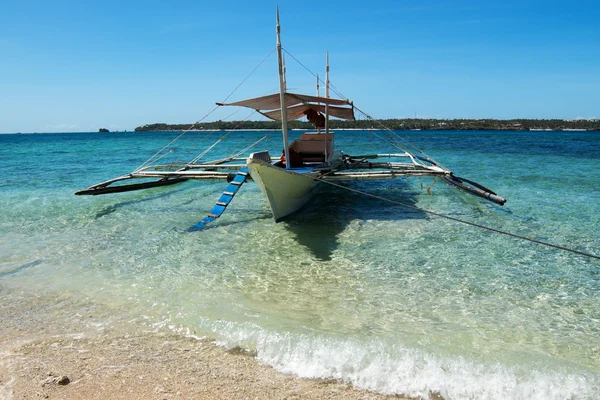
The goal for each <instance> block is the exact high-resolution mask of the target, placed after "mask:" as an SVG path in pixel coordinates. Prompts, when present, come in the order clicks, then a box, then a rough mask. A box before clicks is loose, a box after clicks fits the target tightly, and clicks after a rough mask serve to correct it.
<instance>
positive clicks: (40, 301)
mask: <svg viewBox="0 0 600 400" xmlns="http://www.w3.org/2000/svg"><path fill="white" fill-rule="evenodd" d="M20 300H21V301H20V302H19V303H18V304H17V303H13V302H11V303H9V304H7V303H3V305H2V306H1V307H0V321H2V324H1V327H0V346H1V350H0V398H1V399H44V398H48V399H384V398H390V397H389V396H387V397H386V396H383V395H378V394H374V393H369V392H366V391H361V390H358V389H355V388H353V387H352V386H350V385H347V384H345V383H343V382H339V381H334V380H323V379H301V378H298V377H296V376H294V375H291V374H283V373H280V372H278V371H276V370H275V369H273V368H271V367H269V366H266V365H263V364H261V363H260V361H259V360H257V359H256V357H255V355H254V354H252V353H251V352H248V351H244V350H242V349H239V348H234V349H229V350H227V349H224V348H222V347H219V346H217V345H215V344H214V343H213V341H212V340H211V339H210V338H204V339H197V338H186V337H183V336H179V335H175V334H171V333H166V332H152V331H149V330H148V329H145V328H144V326H143V325H141V324H139V323H137V322H135V321H132V326H131V327H128V328H127V331H126V332H125V331H123V330H122V328H121V327H119V326H114V327H110V326H109V327H107V326H103V327H102V328H101V329H90V326H92V327H93V326H94V325H95V324H96V321H97V319H98V315H94V314H95V313H96V312H97V311H98V308H96V307H92V306H88V307H81V303H79V301H75V299H73V298H71V297H70V296H66V297H65V298H63V299H60V301H58V302H57V301H56V300H57V299H55V298H47V297H44V296H34V295H24V296H23V297H22V298H21V299H20ZM75 303H77V304H78V305H79V306H80V308H79V309H77V310H73V308H72V307H73V306H75ZM109 311H110V310H107V312H109ZM73 312H76V313H77V316H78V321H79V322H78V323H73V322H72V319H71V317H72V315H69V316H68V314H70V313H73ZM61 315H62V316H64V318H63V317H61ZM67 321H69V322H68V323H67ZM90 321H94V322H93V323H90ZM96 325H97V324H96ZM394 398H402V397H397V396H394Z"/></svg>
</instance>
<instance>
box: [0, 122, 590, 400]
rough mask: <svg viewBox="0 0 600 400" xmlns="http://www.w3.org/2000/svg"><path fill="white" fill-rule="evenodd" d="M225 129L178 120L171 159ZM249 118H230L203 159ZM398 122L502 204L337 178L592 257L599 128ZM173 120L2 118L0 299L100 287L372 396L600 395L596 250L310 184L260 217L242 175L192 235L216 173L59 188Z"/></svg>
mask: <svg viewBox="0 0 600 400" xmlns="http://www.w3.org/2000/svg"><path fill="white" fill-rule="evenodd" d="M221 134H222V133H214V134H213V136H211V137H208V138H205V136H206V133H203V132H198V133H197V132H192V133H190V134H188V135H187V136H186V137H185V138H186V140H185V141H183V142H182V144H181V145H180V146H178V147H177V149H176V150H175V151H174V152H173V153H171V154H170V155H169V157H172V158H178V159H181V160H188V159H191V158H192V157H193V156H194V155H195V154H197V153H199V150H198V149H202V148H205V147H207V146H208V145H209V144H211V143H212V142H214V141H215V140H216V139H217V137H218V136H219V135H221ZM263 134H265V133H264V132H234V133H232V134H231V135H230V137H229V138H228V140H226V141H223V142H222V143H220V144H219V145H217V146H216V147H215V149H214V150H213V151H212V152H211V153H209V154H208V156H207V157H208V158H212V156H214V158H217V157H219V156H221V155H229V154H231V153H232V152H233V151H234V150H236V149H240V148H242V147H244V146H245V145H246V144H249V143H251V142H253V141H254V140H256V139H258V138H259V137H261V136H262V135H263ZM401 135H402V136H404V137H407V138H408V139H409V140H410V141H411V142H413V143H414V144H415V145H417V146H418V147H420V148H422V149H423V150H425V151H426V152H427V153H428V154H429V155H431V156H433V157H434V158H435V159H436V160H438V161H439V162H441V163H442V164H443V165H445V166H447V167H449V168H450V169H452V170H453V171H455V173H456V174H457V175H458V176H463V177H465V178H469V179H472V180H475V181H477V182H480V183H481V184H484V185H486V186H488V187H490V188H492V189H493V190H495V191H496V192H497V193H498V194H499V195H501V196H503V197H506V198H507V199H508V203H507V204H506V206H504V207H499V206H495V205H492V204H488V203H486V202H484V201H482V200H479V199H476V198H473V197H469V196H468V195H466V194H463V193H460V192H458V191H456V190H455V189H452V188H450V187H448V186H446V185H444V184H442V183H441V182H438V183H436V184H435V185H434V186H433V188H432V189H431V193H432V195H428V194H427V191H426V188H427V187H429V186H431V184H432V180H431V179H429V178H422V179H420V180H418V179H415V180H405V179H398V180H394V181H383V182H355V183H350V184H348V186H350V187H353V188H356V189H359V190H362V191H366V192H369V193H372V194H376V195H378V196H381V197H384V198H388V199H393V200H397V201H401V202H403V203H407V204H411V205H415V206H417V207H420V208H422V209H427V210H432V211H435V212H438V213H442V214H446V215H450V216H452V217H455V218H460V219H464V220H467V221H471V222H474V223H477V224H482V225H487V226H491V227H494V228H497V229H502V230H507V231H510V232H513V233H517V234H520V235H523V236H527V237H532V238H535V239H538V240H543V241H548V242H551V243H554V244H560V245H565V246H568V247H572V248H574V249H577V250H580V251H584V252H588V253H594V254H600V233H599V229H598V227H599V225H600V134H598V133H592V132H428V131H420V132H402V133H401ZM174 136H175V135H174V134H173V133H135V134H134V133H111V134H97V133H69V134H67V133H65V134H36V135H0V171H2V174H0V204H1V205H2V213H0V297H1V299H2V302H3V304H4V305H5V306H6V305H7V304H10V303H11V302H13V303H14V302H18V301H19V299H20V298H22V296H23V293H36V294H40V293H43V294H44V295H45V296H47V297H46V298H53V296H54V297H55V298H56V299H57V302H58V301H60V299H62V298H64V296H65V294H68V295H69V296H70V297H71V298H73V299H74V301H75V302H77V301H78V299H80V301H81V304H86V306H88V305H89V303H90V302H92V303H95V304H101V305H102V307H104V308H106V309H108V310H110V318H111V320H112V321H113V323H116V324H119V325H120V326H122V327H123V329H139V324H132V323H131V321H132V320H136V321H139V320H142V321H144V324H145V325H146V326H149V327H151V328H152V329H156V330H170V331H174V332H178V333H180V334H181V335H195V336H199V337H202V336H207V337H211V338H214V339H216V340H217V342H218V343H220V344H223V345H224V346H228V347H234V346H241V347H245V348H248V349H252V350H256V353H257V358H258V359H259V360H261V361H262V362H264V363H266V364H269V365H272V366H273V367H275V368H277V369H279V370H281V371H286V372H292V373H295V374H297V375H299V376H302V377H323V378H326V377H333V378H339V379H343V380H345V381H348V382H350V383H352V384H354V385H356V386H358V387H361V388H366V389H369V390H373V391H377V392H382V393H403V394H407V395H412V396H423V397H427V396H429V395H430V394H431V393H439V394H441V395H442V396H443V397H444V398H445V399H465V398H474V399H475V398H476V399H507V398H511V399H571V398H573V399H597V398H600V261H598V260H594V259H589V258H586V257H583V256H579V255H575V254H570V253H567V252H564V251H559V250H555V249H551V248H545V247H542V246H539V245H535V244H531V243H527V242H522V241H519V240H515V239H513V238H509V237H505V236H501V235H498V234H495V233H492V232H488V231H482V230H478V229H475V228H472V227H469V226H466V225H462V224H459V223H456V222H452V221H449V220H445V219H441V218H437V217H435V216H431V215H428V214H426V213H424V212H419V211H415V210H409V209H405V208H402V207H400V206H397V205H393V204H390V203H386V202H384V201H381V200H376V199H373V198H368V197H364V196H361V195H359V194H357V193H352V192H349V191H346V190H344V189H341V188H335V187H321V188H320V189H319V194H318V196H316V197H315V199H314V201H313V202H312V203H311V204H309V205H308V206H307V207H306V208H304V209H303V210H302V212H300V213H298V214H297V215H295V216H294V217H293V218H291V219H289V220H287V221H285V222H282V223H279V224H275V223H274V222H273V221H272V219H271V218H270V213H269V210H268V206H267V204H266V201H265V200H264V198H263V197H262V194H261V193H260V191H259V190H258V188H257V187H256V185H254V184H253V183H251V182H250V183H247V184H245V185H244V186H243V188H242V190H241V191H240V194H238V196H237V197H236V198H235V199H234V200H233V202H232V203H231V205H230V207H229V208H228V210H227V212H226V213H225V214H224V215H223V217H222V218H221V219H220V220H218V221H217V222H216V223H214V224H213V225H212V227H210V228H208V229H206V230H203V231H200V232H188V231H187V229H188V228H189V227H190V226H192V225H194V224H195V223H196V222H198V221H199V220H200V219H201V218H202V217H204V216H205V215H206V213H207V212H208V211H209V210H210V209H211V207H212V205H213V204H214V202H215V201H216V200H217V198H218V196H219V195H220V193H221V192H222V191H223V190H224V188H225V185H226V184H225V183H223V182H216V183H208V182H186V183H183V184H181V185H177V186H173V187H168V188H158V189H152V190H148V191H140V192H130V193H123V194H116V195H107V196H95V197H91V196H88V197H76V196H74V195H73V192H75V191H76V190H79V189H83V188H85V187H87V186H90V185H91V184H94V183H97V182H100V181H103V180H107V179H109V178H112V177H115V176H118V175H122V174H125V173H127V172H130V171H131V170H133V169H134V168H136V167H137V166H139V165H140V164H142V163H143V162H144V161H145V160H146V159H147V158H148V157H149V156H151V155H152V154H154V152H155V151H156V150H157V149H159V148H161V147H162V146H163V145H165V144H166V143H168V142H169V141H170V140H171V139H172V138H173V137H174ZM198 142H200V143H199V144H198ZM337 146H338V147H339V148H341V149H343V150H344V151H345V152H346V153H349V154H356V153H363V154H365V153H373V152H384V151H389V150H390V149H389V148H386V146H385V145H382V144H381V142H380V141H379V140H378V139H377V138H375V137H373V136H370V135H369V134H368V133H367V132H361V131H346V132H340V133H338V134H337ZM263 148H265V149H271V150H273V151H277V149H280V148H281V139H280V137H279V134H278V133H276V132H271V136H270V137H269V138H268V139H267V140H266V141H265V142H263V143H261V144H260V145H259V146H258V148H257V149H256V150H259V149H263ZM276 154H278V151H277V153H276ZM421 184H422V185H423V187H422V186H421ZM322 186H325V185H322ZM24 312H25V311H24ZM31 312H32V311H31V309H30V308H29V309H28V310H27V313H31ZM18 317H19V316H16V318H18ZM25 317H31V315H30V314H28V315H27V316H25V315H24V316H23V318H25ZM105 317H106V315H105V314H99V315H98V317H97V318H98V320H97V321H91V323H92V324H97V325H101V324H102V323H103V321H102V318H105ZM75 318H76V313H75V314H74V316H73V323H74V324H75Z"/></svg>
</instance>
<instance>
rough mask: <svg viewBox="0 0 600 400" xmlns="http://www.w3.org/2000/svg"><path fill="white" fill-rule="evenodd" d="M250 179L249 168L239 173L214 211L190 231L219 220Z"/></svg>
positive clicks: (244, 168) (241, 169)
mask: <svg viewBox="0 0 600 400" xmlns="http://www.w3.org/2000/svg"><path fill="white" fill-rule="evenodd" d="M247 177H248V168H247V167H243V168H240V170H239V171H238V172H237V174H236V176H235V178H233V180H232V181H231V182H230V183H229V186H227V189H225V191H224V192H223V194H222V195H221V197H220V198H219V200H218V201H217V203H216V204H215V206H214V207H213V209H212V210H211V211H210V212H209V213H208V216H206V217H204V218H202V220H201V221H200V222H198V223H197V224H196V225H194V226H192V227H191V228H190V229H189V230H188V231H190V232H191V231H197V230H200V229H202V228H204V227H205V226H206V224H208V223H209V222H213V221H214V220H215V219H217V218H219V217H220V216H221V215H223V212H225V209H226V208H227V206H228V205H229V203H231V200H233V197H234V196H235V195H236V193H237V192H238V190H240V187H241V186H242V185H243V184H244V182H246V178H247Z"/></svg>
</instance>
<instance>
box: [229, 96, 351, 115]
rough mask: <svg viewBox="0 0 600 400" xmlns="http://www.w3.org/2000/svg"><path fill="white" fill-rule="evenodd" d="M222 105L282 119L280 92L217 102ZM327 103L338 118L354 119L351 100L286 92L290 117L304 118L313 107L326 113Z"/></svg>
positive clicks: (332, 113)
mask: <svg viewBox="0 0 600 400" xmlns="http://www.w3.org/2000/svg"><path fill="white" fill-rule="evenodd" d="M217 104H218V105H220V106H240V107H248V108H252V109H255V110H256V111H258V112H259V113H261V114H262V115H264V116H265V117H267V118H271V119H274V120H281V101H280V95H279V94H270V95H267V96H261V97H255V98H253V99H247V100H241V101H236V102H234V103H217ZM325 105H329V107H328V108H329V115H331V116H332V117H336V118H341V119H346V120H354V119H355V118H354V107H353V106H352V103H351V102H350V101H349V100H341V99H332V98H328V97H318V96H309V95H305V94H296V93H285V106H286V107H287V112H288V119H289V120H294V119H299V118H302V117H303V116H304V115H305V111H306V110H309V109H312V110H314V111H318V112H320V113H323V114H324V113H325Z"/></svg>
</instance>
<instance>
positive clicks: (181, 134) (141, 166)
mask: <svg viewBox="0 0 600 400" xmlns="http://www.w3.org/2000/svg"><path fill="white" fill-rule="evenodd" d="M219 107H220V106H216V107H215V108H213V109H212V110H211V111H209V112H208V114H206V115H205V116H204V117H202V118H200V119H199V120H198V121H196V122H194V123H193V124H192V126H190V127H189V128H188V129H186V130H184V131H183V132H181V133H180V134H179V136H177V137H176V138H175V139H173V140H171V141H170V142H169V143H167V144H166V145H165V146H164V147H163V148H162V149H160V150H159V151H157V152H156V153H154V155H153V156H151V157H150V158H149V159H147V160H146V161H145V162H144V163H143V164H142V165H140V166H139V167H137V168H136V169H135V170H133V172H137V171H139V170H140V169H142V168H144V167H145V166H147V165H148V164H150V163H151V162H154V161H155V160H154V158H156V157H158V155H159V154H160V153H162V152H163V151H164V150H165V149H166V148H168V147H169V146H171V145H172V144H173V143H175V142H176V141H177V140H179V138H181V137H182V136H183V135H185V134H186V133H188V132H189V131H190V130H192V128H193V127H194V126H196V125H197V124H198V123H200V122H201V121H202V120H204V119H205V118H206V117H208V116H209V115H210V114H212V113H213V112H215V110H216V109H217V108H219ZM162 157H164V155H163V156H161V157H160V158H162Z"/></svg>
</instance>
